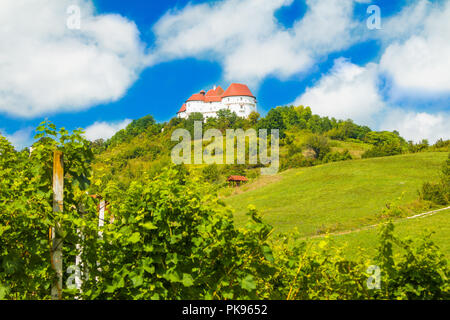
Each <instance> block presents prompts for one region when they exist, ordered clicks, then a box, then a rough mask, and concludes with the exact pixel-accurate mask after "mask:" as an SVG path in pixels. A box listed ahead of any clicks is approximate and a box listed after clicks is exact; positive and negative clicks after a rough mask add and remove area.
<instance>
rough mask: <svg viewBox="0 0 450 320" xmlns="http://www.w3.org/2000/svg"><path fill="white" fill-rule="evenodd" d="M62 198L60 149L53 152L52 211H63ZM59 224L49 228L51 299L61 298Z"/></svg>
mask: <svg viewBox="0 0 450 320" xmlns="http://www.w3.org/2000/svg"><path fill="white" fill-rule="evenodd" d="M63 200H64V167H63V154H62V152H61V151H55V152H54V153H53V212H63ZM60 230H61V225H60V223H58V222H56V223H55V226H54V227H53V228H52V230H51V234H52V251H51V259H52V260H51V261H52V267H53V269H54V270H55V271H56V274H57V280H56V282H55V283H53V285H52V292H51V295H52V299H54V300H58V299H59V300H60V299H62V285H63V283H62V275H63V273H62V267H63V265H62V248H63V239H62V238H61V237H60Z"/></svg>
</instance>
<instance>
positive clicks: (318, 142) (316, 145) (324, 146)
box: [305, 134, 331, 160]
mask: <svg viewBox="0 0 450 320" xmlns="http://www.w3.org/2000/svg"><path fill="white" fill-rule="evenodd" d="M305 147H307V148H311V149H312V150H313V151H314V153H315V158H316V159H319V160H321V159H322V158H323V157H324V156H325V155H326V154H327V153H328V152H330V150H331V148H330V146H329V144H328V139H327V138H326V137H324V136H322V135H320V134H311V135H310V136H309V137H308V138H306V141H305Z"/></svg>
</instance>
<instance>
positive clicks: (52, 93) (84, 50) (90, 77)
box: [0, 0, 150, 117]
mask: <svg viewBox="0 0 450 320" xmlns="http://www.w3.org/2000/svg"><path fill="white" fill-rule="evenodd" d="M74 4H77V5H79V7H80V9H81V29H80V30H76V29H75V30H71V29H69V28H68V27H67V19H68V18H69V17H70V14H68V13H67V8H68V7H69V6H70V5H74ZM0 21H1V22H2V23H1V24H0V88H1V89H0V112H3V113H7V114H9V115H13V116H19V117H35V116H39V115H42V114H48V113H55V112H61V111H74V110H81V109H85V108H88V107H90V106H92V105H95V104H98V103H106V102H110V101H115V100H118V99H119V98H121V97H122V96H123V95H124V94H125V92H126V90H127V89H128V88H129V87H130V86H131V85H132V84H133V82H134V81H135V80H136V79H137V77H138V75H139V72H140V71H141V70H142V68H143V67H144V66H145V65H148V64H149V63H150V61H149V60H148V57H147V56H146V55H145V53H144V45H143V44H142V43H141V41H140V39H139V31H138V29H137V27H136V25H135V24H134V23H133V22H131V21H129V20H127V19H126V18H124V17H121V16H119V15H111V14H110V15H96V14H95V13H94V8H93V5H92V2H91V0H47V1H45V2H43V1H40V0H28V1H17V0H2V1H1V3H0Z"/></svg>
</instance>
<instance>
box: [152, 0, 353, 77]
mask: <svg viewBox="0 0 450 320" xmlns="http://www.w3.org/2000/svg"><path fill="white" fill-rule="evenodd" d="M292 2H293V0H225V1H216V2H213V3H204V4H198V5H192V4H189V5H187V6H186V7H185V8H183V9H181V10H171V11H169V12H167V13H166V14H165V15H164V16H163V17H162V18H161V19H160V20H159V21H158V22H157V23H156V25H155V26H154V29H153V30H154V32H155V35H156V52H155V54H154V57H155V59H156V60H158V61H166V60H171V59H177V58H185V57H197V58H205V59H210V60H213V61H217V62H219V63H221V64H222V65H223V68H224V77H225V78H226V80H231V81H245V82H247V83H249V84H254V85H256V84H257V83H258V82H259V81H261V80H262V79H263V78H264V77H266V76H268V75H274V76H277V77H279V78H285V77H289V76H292V75H295V74H298V73H301V72H306V71H307V70H308V69H309V68H310V67H311V66H312V65H313V63H314V62H315V61H316V60H317V59H319V58H321V57H323V56H324V55H326V54H328V53H330V52H332V51H335V50H340V49H343V48H346V47H348V46H349V45H350V44H351V43H354V41H356V38H354V37H352V30H353V28H354V23H353V21H352V15H353V1H352V0H344V1H343V0H339V1H338V0H307V1H306V2H307V5H308V11H307V12H306V14H305V16H304V17H303V18H302V19H301V20H299V21H296V23H295V24H294V26H293V27H292V28H290V29H286V28H284V27H283V26H282V25H281V24H279V23H278V21H277V20H276V18H275V16H274V14H275V12H276V11H277V10H278V9H280V8H281V7H283V6H289V5H291V4H292Z"/></svg>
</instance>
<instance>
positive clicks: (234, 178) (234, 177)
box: [227, 176, 248, 181]
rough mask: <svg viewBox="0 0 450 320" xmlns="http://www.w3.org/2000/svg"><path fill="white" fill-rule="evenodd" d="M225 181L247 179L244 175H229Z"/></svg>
mask: <svg viewBox="0 0 450 320" xmlns="http://www.w3.org/2000/svg"><path fill="white" fill-rule="evenodd" d="M227 181H248V179H247V178H246V177H244V176H229V177H228V179H227Z"/></svg>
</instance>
